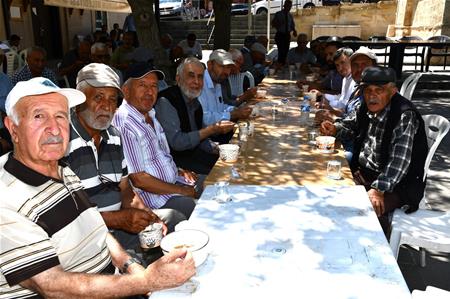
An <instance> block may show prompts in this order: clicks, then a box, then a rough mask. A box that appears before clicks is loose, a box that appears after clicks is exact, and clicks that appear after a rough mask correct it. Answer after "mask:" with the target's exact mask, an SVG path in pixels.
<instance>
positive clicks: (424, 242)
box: [389, 114, 450, 267]
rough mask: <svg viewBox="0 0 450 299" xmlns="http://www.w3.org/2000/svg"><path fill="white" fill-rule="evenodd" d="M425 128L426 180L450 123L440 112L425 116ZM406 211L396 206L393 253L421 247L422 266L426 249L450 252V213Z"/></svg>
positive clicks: (425, 210) (392, 243) (421, 209)
mask: <svg viewBox="0 0 450 299" xmlns="http://www.w3.org/2000/svg"><path fill="white" fill-rule="evenodd" d="M423 119H424V122H425V130H426V133H427V138H428V147H429V151H428V155H427V159H426V161H425V166H424V170H425V171H424V179H425V177H426V175H427V174H428V171H429V167H430V162H431V159H432V157H433V155H434V153H435V151H436V149H437V147H438V146H439V143H440V142H441V140H442V138H444V136H445V135H446V134H447V133H448V131H449V129H450V122H449V121H448V120H447V119H446V118H444V117H442V116H440V115H435V114H432V115H424V116H423ZM425 197H426V195H424V198H423V199H422V201H421V206H419V210H417V211H416V212H414V213H411V214H405V213H404V212H403V211H402V210H401V209H396V210H395V211H394V215H393V218H392V231H391V236H390V239H389V243H390V245H391V249H392V252H393V253H394V255H395V257H396V258H398V252H399V250H400V245H402V244H409V245H412V246H418V247H419V248H420V266H422V267H425V250H424V248H427V249H431V250H436V251H440V252H450V212H442V211H435V210H427V209H423V204H422V202H425V200H426V199H425Z"/></svg>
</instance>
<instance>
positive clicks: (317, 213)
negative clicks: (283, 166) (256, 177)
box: [151, 185, 411, 299]
mask: <svg viewBox="0 0 450 299" xmlns="http://www.w3.org/2000/svg"><path fill="white" fill-rule="evenodd" d="M214 192H215V190H214V186H209V187H207V188H206V189H205V191H204V193H203V195H202V197H201V199H200V201H199V203H198V205H197V207H196V208H195V211H194V213H193V214H192V216H191V219H190V220H189V226H191V227H194V228H199V229H202V230H204V231H206V232H207V233H208V234H209V236H210V244H209V250H210V251H211V253H210V256H209V258H208V260H207V261H206V262H205V264H203V265H202V266H200V267H199V268H198V269H197V275H196V276H195V277H194V278H193V279H192V281H191V282H190V283H189V284H187V285H186V286H185V287H184V288H181V289H175V290H166V291H162V292H156V293H154V294H153V295H152V296H151V298H152V299H153V298H205V299H206V298H208V299H209V298H258V299H261V298H270V299H274V298H305V299H307V298H333V299H338V298H352V299H353V298H364V299H368V298H377V299H378V298H396V299H400V298H411V295H410V292H409V290H408V287H407V285H406V283H405V281H404V279H403V276H402V274H401V272H400V269H399V268H398V265H397V262H396V260H395V258H394V256H393V255H392V252H391V249H390V247H389V245H388V243H387V241H386V238H385V236H384V234H383V231H382V229H381V227H380V225H379V223H378V220H377V218H376V215H375V213H374V212H373V210H372V207H371V205H370V202H369V199H368V197H367V193H366V192H365V190H364V189H363V188H362V187H360V186H351V187H333V188H326V187H300V186H289V187H287V186H276V187H274V186H271V187H269V186H244V185H241V186H230V193H231V194H232V195H233V197H234V199H233V201H232V202H229V203H225V204H219V203H217V202H215V201H214V200H212V197H213V196H214Z"/></svg>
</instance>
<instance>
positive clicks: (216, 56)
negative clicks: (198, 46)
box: [209, 49, 234, 65]
mask: <svg viewBox="0 0 450 299" xmlns="http://www.w3.org/2000/svg"><path fill="white" fill-rule="evenodd" d="M209 61H215V62H217V63H218V64H220V65H233V64H234V61H233V57H231V54H230V53H229V52H227V51H225V50H223V49H217V50H214V51H212V52H211V55H209Z"/></svg>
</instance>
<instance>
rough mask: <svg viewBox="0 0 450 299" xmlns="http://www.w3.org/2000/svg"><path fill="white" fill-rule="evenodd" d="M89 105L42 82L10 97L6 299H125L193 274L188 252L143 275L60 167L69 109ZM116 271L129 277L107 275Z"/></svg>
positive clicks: (1, 275) (0, 175) (0, 162)
mask: <svg viewBox="0 0 450 299" xmlns="http://www.w3.org/2000/svg"><path fill="white" fill-rule="evenodd" d="M84 100H85V96H84V95H83V93H81V92H79V91H76V90H73V89H60V88H58V87H57V86H56V85H55V84H54V83H53V82H51V81H50V80H49V79H46V78H43V77H37V78H33V79H31V80H29V81H24V82H19V83H18V84H17V85H16V86H15V88H13V89H12V91H11V92H10V93H9V95H8V97H7V100H6V104H5V106H6V114H7V117H6V119H5V125H6V127H7V128H8V130H9V131H10V133H11V135H12V140H13V142H14V152H13V153H10V154H7V155H4V156H2V157H1V158H0V167H1V168H0V194H2V196H1V198H0V227H1V228H2V229H0V239H1V246H0V261H1V262H0V297H2V298H42V297H51V298H74V297H77V298H110V297H126V296H131V295H138V294H146V293H148V292H151V291H155V290H160V289H163V288H170V287H174V286H178V285H180V284H182V283H184V282H185V281H186V280H187V279H189V278H190V277H191V276H192V275H193V274H194V273H195V267H194V261H193V259H192V257H191V256H190V254H189V253H187V252H186V250H181V251H180V250H177V251H174V252H172V253H170V254H169V255H168V256H165V257H163V258H161V259H160V260H158V261H157V262H155V263H153V264H152V265H150V266H149V267H147V268H146V269H145V268H143V267H142V266H141V265H139V264H137V263H135V262H134V260H133V259H131V258H130V256H129V255H128V254H127V253H126V252H125V251H124V250H123V249H122V248H121V246H120V245H119V244H118V243H117V241H116V240H115V239H114V238H113V237H112V236H111V235H110V234H109V233H108V229H107V228H106V226H105V223H104V222H103V219H102V218H101V216H100V214H99V213H98V211H97V210H96V209H95V208H94V207H93V206H92V205H91V203H90V202H89V198H88V196H87V194H86V192H84V190H83V187H82V184H81V182H80V180H79V179H78V177H77V176H76V175H75V174H74V173H73V172H72V171H71V170H70V169H69V168H68V167H66V166H62V165H60V164H59V159H60V158H62V157H63V155H64V153H65V152H66V149H67V145H68V142H69V108H70V107H73V106H76V105H78V104H81V103H82V102H84ZM114 266H116V267H118V268H120V269H121V270H122V271H123V272H124V273H127V275H120V276H119V275H117V276H115V275H105V274H112V273H113V272H114ZM100 273H101V274H102V275H100Z"/></svg>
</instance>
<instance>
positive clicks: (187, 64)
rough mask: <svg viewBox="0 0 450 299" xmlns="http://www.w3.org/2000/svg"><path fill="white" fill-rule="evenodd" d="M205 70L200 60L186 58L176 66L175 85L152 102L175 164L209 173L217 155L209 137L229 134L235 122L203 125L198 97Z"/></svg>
mask: <svg viewBox="0 0 450 299" xmlns="http://www.w3.org/2000/svg"><path fill="white" fill-rule="evenodd" d="M204 73H205V67H204V65H203V64H202V63H201V62H200V60H198V59H197V58H194V57H189V58H187V59H185V60H184V61H183V62H182V63H181V64H180V65H179V66H178V68H177V75H176V81H177V85H175V86H172V87H169V88H168V89H166V90H164V91H162V92H160V93H159V94H158V102H157V103H156V105H155V109H156V117H157V118H158V120H159V122H160V123H161V125H162V126H163V128H164V132H165V134H166V137H167V141H168V143H169V146H170V150H171V155H172V157H173V159H174V161H175V163H176V164H177V166H178V167H181V168H184V169H189V170H191V171H194V172H196V173H200V174H208V173H209V171H210V170H211V168H212V167H213V166H214V164H215V162H216V160H217V158H218V155H217V148H216V146H215V144H214V143H212V142H211V140H210V139H209V137H210V136H212V135H217V134H225V133H228V132H230V131H231V130H232V128H233V125H234V123H233V122H230V121H226V120H223V121H219V122H216V123H214V124H211V125H209V126H204V123H203V109H202V105H201V104H200V102H199V101H198V99H197V98H198V97H199V96H200V93H201V92H202V89H203V76H204Z"/></svg>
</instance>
